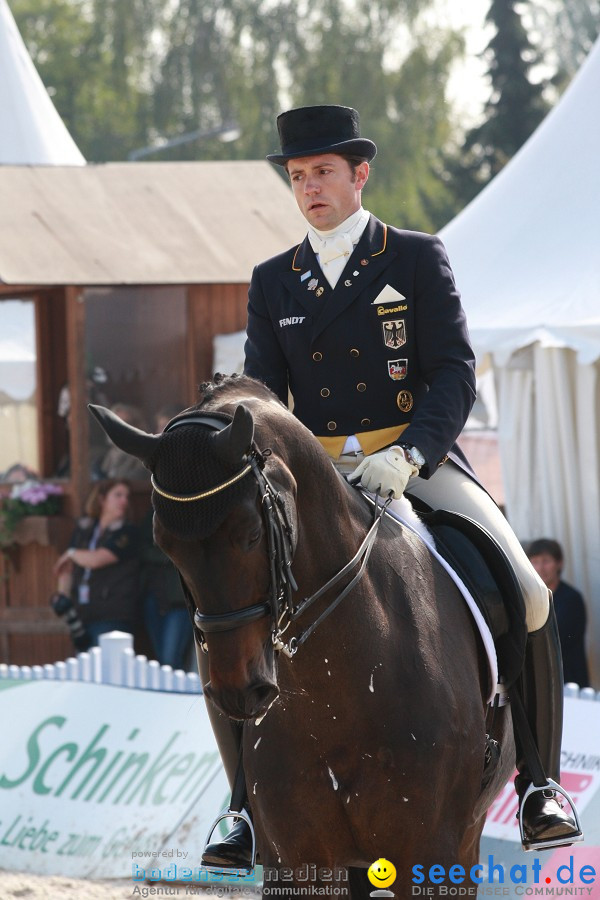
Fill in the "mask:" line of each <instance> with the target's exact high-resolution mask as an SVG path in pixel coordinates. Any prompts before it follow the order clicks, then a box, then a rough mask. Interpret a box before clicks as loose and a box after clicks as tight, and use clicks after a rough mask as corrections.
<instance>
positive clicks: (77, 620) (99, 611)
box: [50, 478, 139, 650]
mask: <svg viewBox="0 0 600 900" xmlns="http://www.w3.org/2000/svg"><path fill="white" fill-rule="evenodd" d="M129 494H130V488H129V483H128V482H127V481H124V480H122V479H114V478H109V479H106V480H105V481H100V482H98V483H97V484H95V485H94V487H93V488H92V491H91V493H90V495H89V497H88V499H87V502H86V505H85V515H84V516H83V517H82V518H81V519H79V521H78V522H77V526H76V528H75V531H74V532H73V536H72V538H71V540H70V542H69V546H68V548H67V549H66V550H65V552H64V553H63V554H62V556H61V557H60V558H59V559H58V561H57V563H56V565H55V567H54V571H55V574H56V575H57V578H58V583H57V593H56V594H53V596H52V598H51V601H50V602H51V604H52V606H53V608H54V610H55V612H56V613H57V615H60V616H62V617H63V618H64V619H65V622H66V624H67V625H68V626H69V629H70V631H71V636H72V638H73V642H74V644H75V646H76V648H77V649H78V650H83V649H87V647H90V646H94V645H96V644H97V643H98V638H99V637H100V635H101V634H104V633H105V632H107V631H128V632H132V631H133V624H134V617H135V612H136V605H137V601H138V592H139V549H138V530H137V528H136V527H135V526H134V525H132V524H131V523H130V522H129V520H128V519H129Z"/></svg>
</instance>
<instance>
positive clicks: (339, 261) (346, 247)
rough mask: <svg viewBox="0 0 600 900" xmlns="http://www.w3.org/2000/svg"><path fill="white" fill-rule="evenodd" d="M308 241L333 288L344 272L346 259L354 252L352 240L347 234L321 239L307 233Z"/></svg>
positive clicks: (311, 233)
mask: <svg viewBox="0 0 600 900" xmlns="http://www.w3.org/2000/svg"><path fill="white" fill-rule="evenodd" d="M308 239H309V241H310V245H311V247H312V248H313V250H314V252H315V253H316V254H317V256H318V257H319V265H320V266H321V268H322V270H323V274H324V275H325V278H326V279H327V281H328V282H329V284H330V285H331V287H332V288H333V287H335V286H336V284H337V282H338V279H339V277H340V275H341V274H342V272H343V271H344V268H345V266H346V263H347V262H348V258H349V256H350V255H351V253H352V251H353V250H354V244H353V243H352V238H351V236H350V234H349V233H348V232H344V233H342V234H334V235H332V236H331V237H327V238H322V237H320V236H319V235H318V234H315V233H314V231H311V232H309V235H308Z"/></svg>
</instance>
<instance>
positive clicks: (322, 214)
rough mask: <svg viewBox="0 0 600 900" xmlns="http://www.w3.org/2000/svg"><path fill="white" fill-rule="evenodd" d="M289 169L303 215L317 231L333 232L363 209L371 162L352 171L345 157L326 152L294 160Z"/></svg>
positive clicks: (291, 161) (295, 195)
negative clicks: (362, 192) (361, 206)
mask: <svg viewBox="0 0 600 900" xmlns="http://www.w3.org/2000/svg"><path fill="white" fill-rule="evenodd" d="M287 170H288V174H289V176H290V181H291V184H292V191H293V192H294V197H295V199H296V203H297V204H298V207H299V208H300V212H301V213H302V215H303V216H304V218H305V219H306V220H307V221H308V222H310V224H311V225H312V226H313V227H314V228H318V229H319V230H320V231H331V230H332V229H334V228H337V226H338V225H339V224H340V223H341V222H343V221H344V220H345V219H347V218H348V216H351V215H352V213H354V212H356V211H357V210H358V209H360V204H361V191H362V189H363V187H364V186H365V184H366V181H367V178H368V177H369V164H368V163H366V162H362V163H360V164H359V165H358V166H357V167H356V171H355V172H353V170H352V167H351V166H350V163H349V162H348V160H347V159H344V157H343V156H338V155H337V154H336V153H325V154H321V155H320V156H304V157H301V158H300V159H291V160H290V161H289V162H288V165H287Z"/></svg>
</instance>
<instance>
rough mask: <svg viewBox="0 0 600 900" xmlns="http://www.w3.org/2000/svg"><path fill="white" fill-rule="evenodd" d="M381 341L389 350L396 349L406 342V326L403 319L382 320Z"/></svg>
mask: <svg viewBox="0 0 600 900" xmlns="http://www.w3.org/2000/svg"><path fill="white" fill-rule="evenodd" d="M381 327H382V328H383V343H384V344H385V346H386V347H390V349H391V350H398V349H399V348H400V347H402V345H403V344H405V343H406V326H405V324H404V319H391V320H390V321H389V322H382V323H381Z"/></svg>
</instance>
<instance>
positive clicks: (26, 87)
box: [0, 0, 85, 166]
mask: <svg viewBox="0 0 600 900" xmlns="http://www.w3.org/2000/svg"><path fill="white" fill-rule="evenodd" d="M0 165H41V166H43V165H49V166H58V165H61V166H83V165H85V159H84V158H83V156H82V155H81V153H80V152H79V150H78V148H77V145H76V144H75V141H74V140H73V138H72V137H71V135H70V134H69V132H68V131H67V129H66V127H65V125H64V123H63V121H62V119H61V118H60V116H59V114H58V113H57V111H56V109H55V107H54V104H53V103H52V100H51V99H50V97H49V95H48V92H47V90H46V88H45V87H44V84H43V82H42V79H41V78H40V76H39V75H38V73H37V71H36V68H35V66H34V65H33V63H32V61H31V57H30V56H29V53H28V52H27V48H26V47H25V44H24V43H23V40H22V38H21V35H20V34H19V30H18V28H17V26H16V24H15V20H14V19H13V16H12V13H11V11H10V9H9V7H8V3H7V2H6V0H0Z"/></svg>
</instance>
